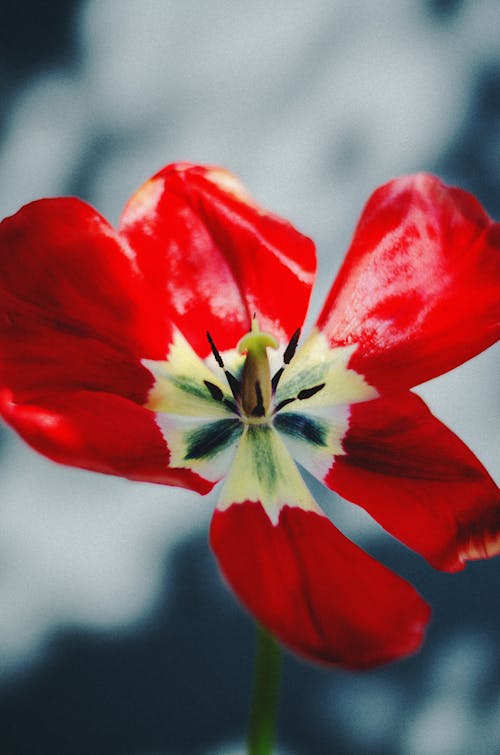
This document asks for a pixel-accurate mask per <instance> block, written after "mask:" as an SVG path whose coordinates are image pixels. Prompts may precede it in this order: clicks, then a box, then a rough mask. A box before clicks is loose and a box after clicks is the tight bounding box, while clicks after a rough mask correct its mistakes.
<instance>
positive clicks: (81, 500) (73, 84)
mask: <svg viewBox="0 0 500 755" xmlns="http://www.w3.org/2000/svg"><path fill="white" fill-rule="evenodd" d="M43 5H45V4H43ZM41 6H42V4H39V3H38V4H37V3H30V2H28V0H22V1H19V2H18V3H16V4H15V5H13V6H11V9H10V11H9V12H8V13H7V14H6V15H5V18H4V19H3V26H2V29H1V31H0V97H1V99H0V216H2V217H3V216H4V215H7V214H11V213H12V212H15V211H16V210H17V209H18V208H19V207H20V206H21V205H22V204H24V203H25V202H27V201H29V200H32V199H35V198H38V197H40V196H53V195H60V194H76V195H78V196H80V197H82V198H84V199H86V200H87V201H89V202H91V203H92V204H94V205H95V206H96V207H97V208H98V209H99V210H100V211H101V212H102V213H103V214H104V215H106V216H107V217H108V218H109V219H110V220H111V221H116V219H117V218H118V215H119V212H120V209H121V207H122V206H123V204H124V202H125V200H126V199H127V197H128V196H129V195H130V194H131V193H132V191H134V189H135V188H136V187H137V186H139V185H140V183H141V182H142V181H143V180H144V179H146V178H147V177H148V176H149V175H150V174H152V173H153V172H155V171H156V170H158V169H159V168H160V167H161V166H162V165H164V164H166V163H168V162H170V161H173V160H179V159H182V160H191V161H200V162H209V163H216V164H221V165H224V166H226V167H228V168H230V169H231V170H232V171H233V172H235V173H237V174H238V175H239V176H240V177H241V178H242V179H243V180H244V182H245V184H246V185H247V186H248V188H249V189H250V191H251V192H252V193H253V194H254V196H255V197H256V198H258V200H259V202H260V203H261V204H263V205H264V206H268V207H269V208H271V209H273V210H274V211H276V212H278V213H280V214H282V215H284V216H285V217H288V218H289V219H291V220H292V221H293V222H294V224H295V225H296V226H297V227H298V228H300V229H301V230H302V231H304V232H305V233H307V234H308V235H310V236H311V237H313V238H314V239H315V241H316V243H317V246H318V255H319V265H320V275H319V283H318V286H317V290H316V292H315V295H314V299H313V305H312V309H311V321H312V320H313V317H314V314H315V313H317V311H318V309H319V305H320V302H321V301H322V299H323V298H324V296H325V294H326V292H327V290H328V287H329V285H330V284H331V281H332V280H333V277H334V275H335V272H336V270H337V269H338V267H339V264H340V262H341V259H342V255H343V253H344V251H345V249H346V247H347V245H348V242H349V239H350V235H351V233H352V229H353V227H354V223H355V222H356V219H357V217H358V215H359V212H360V210H361V207H362V205H363V203H364V201H365V200H366V199H367V197H368V196H369V194H370V193H371V191H372V190H373V189H374V188H375V187H376V186H377V185H379V184H380V183H383V182H384V181H386V180H388V179H389V178H391V177H393V176H395V175H402V174H405V173H410V172H414V171H417V170H430V171H433V172H437V173H438V174H439V175H440V176H441V177H443V178H444V179H445V180H447V181H449V182H453V183H456V184H458V185H461V186H462V187H464V188H466V189H469V190H471V191H473V192H474V193H475V194H476V195H477V196H478V198H479V199H480V200H481V201H482V202H483V204H484V205H485V207H486V209H487V210H488V211H489V212H490V214H492V215H493V216H495V217H497V218H500V41H499V40H500V6H499V4H498V2H496V0H463V1H462V2H459V1H458V0H455V1H453V0H440V1H438V0H434V2H431V1H430V0H427V1H424V0H407V1H405V2H399V1H398V0H380V1H379V2H377V3H371V2H369V1H368V0H366V1H363V0H354V2H353V1H350V2H349V1H348V0H335V2H331V1H330V2H327V1H326V0H325V1H320V0H310V1H309V2H305V0H282V1H281V2H264V1H263V0H258V1H257V2H253V3H244V2H239V1H236V2H231V1H230V0H209V2H203V3H202V2H199V1H198V2H195V1H194V0H191V1H190V0H187V1H184V2H180V1H177V2H174V1H170V2H168V1H165V2H162V1H160V0H157V1H155V0H143V2H139V1H138V0H122V1H121V2H120V3H118V2H113V1H112V0H87V1H86V2H85V1H84V0H81V2H73V3H70V2H54V3H52V4H51V5H50V9H48V8H46V7H43V8H42V7H41ZM499 366H500V365H499V353H498V349H497V350H491V351H490V352H488V353H487V354H483V355H481V356H480V357H478V358H476V359H475V360H473V361H472V362H470V363H469V364H467V365H465V366H464V367H461V368H459V369H457V370H454V371H453V372H451V373H449V374H448V375H446V376H443V377H442V378H439V379H438V380H436V381H434V382H433V383H431V384H429V385H426V386H424V387H422V388H421V389H420V391H419V392H420V393H421V395H423V396H424V397H425V398H426V400H427V401H428V402H429V403H430V405H431V407H432V409H433V411H434V412H435V413H436V414H437V416H439V417H440V418H441V419H443V420H444V421H446V422H447V423H448V424H449V425H450V426H451V427H452V428H453V429H454V430H455V431H456V432H457V433H458V434H459V435H460V436H461V437H462V438H463V439H464V440H465V441H466V442H467V443H468V444H469V445H470V446H471V448H472V449H473V450H474V451H475V453H476V454H477V455H478V456H479V458H480V459H481V460H482V461H483V462H484V463H485V464H486V466H487V467H488V468H489V469H490V471H491V472H492V473H493V474H494V475H495V476H496V478H497V480H498V479H499V478H500V463H499V458H498V449H499V441H500V437H499V431H498V426H499V423H498V419H499V416H500V406H499V404H500V401H499V393H498V387H497V383H498V368H499ZM0 431H1V436H0V664H1V671H0V700H1V710H2V712H1V713H0V728H1V731H0V734H1V740H2V741H3V742H4V743H6V744H5V746H6V747H7V750H6V751H7V752H9V753H12V754H13V755H14V754H15V755H33V753H36V755H38V754H40V755H44V754H45V753H51V755H53V753H55V752H57V753H61V754H62V755H65V753H68V754H69V753H71V755H79V754H81V755H99V753H103V755H104V754H106V755H184V754H185V755H215V754H217V755H235V754H236V753H239V752H242V750H241V747H242V744H241V742H242V740H241V732H242V730H243V727H244V722H245V716H246V703H247V697H248V691H249V675H250V668H251V655H252V626H251V622H250V621H249V620H248V618H247V617H246V615H244V614H243V612H241V611H240V609H239V608H238V607H237V606H236V604H235V603H234V602H233V600H232V598H231V596H230V595H229V593H228V592H227V591H226V590H225V589H224V587H223V586H222V585H221V583H220V580H219V578H218V575H217V572H216V568H215V565H214V562H213V561H212V559H211V556H210V553H209V551H208V548H207V546H206V532H207V526H208V522H209V518H210V512H211V510H212V508H213V505H214V502H215V498H214V497H213V496H210V497H209V498H207V499H201V498H198V497H196V496H195V494H191V493H187V492H183V491H177V490H171V489H167V488H163V487H160V486H154V485H139V484H133V483H130V482H127V481H124V480H119V479H111V478H107V477H104V476H99V475H92V474H87V473H85V472H83V471H78V470H71V469H66V468H62V467H59V466H56V465H54V464H52V463H50V462H48V461H46V460H45V459H43V458H41V457H39V456H37V455H36V454H34V453H33V452H32V451H30V450H29V449H28V448H26V447H25V446H24V445H23V444H21V443H20V442H19V441H18V440H17V439H16V438H15V437H13V436H12V434H11V433H10V432H9V431H8V430H7V429H6V428H0ZM313 491H314V493H315V495H316V496H317V497H318V499H319V500H320V502H321V503H322V505H324V506H325V508H327V509H328V512H329V514H331V516H332V518H333V519H334V520H335V522H336V523H337V524H338V525H339V526H340V527H341V528H342V529H343V530H344V531H345V532H346V534H348V535H349V536H350V537H352V538H353V539H355V540H356V541H357V542H359V543H361V544H362V545H363V546H364V547H366V548H367V549H368V550H370V552H372V553H375V554H377V555H378V556H380V557H381V558H383V559H384V561H385V562H386V563H388V564H390V565H391V566H393V567H394V568H396V569H397V570H398V571H399V572H400V573H401V574H404V575H406V576H407V577H408V578H411V579H412V580H413V581H414V582H415V583H416V584H417V585H418V587H419V589H420V591H421V592H422V594H423V595H424V596H425V597H426V598H427V599H428V600H429V601H430V602H432V603H433V606H434V611H435V619H434V623H433V625H432V628H431V631H430V633H429V637H428V641H427V644H426V646H425V648H424V650H423V651H422V652H421V653H420V654H419V655H418V656H417V657H415V658H413V659H411V660H408V661H406V662H404V663H401V664H398V665H396V666H393V667H389V668H386V669H381V670H379V671H376V672H372V673H370V674H365V675H350V674H345V673H342V672H325V671H322V670H318V669H316V668H313V667H311V666H306V665H304V664H301V663H298V662H297V661H296V660H294V659H292V658H290V657H287V659H286V663H285V669H284V673H285V681H286V685H285V687H286V690H285V694H284V699H283V705H282V715H281V719H280V743H281V746H282V750H281V752H282V753H283V755H285V753H286V754H288V755H323V754H324V752H333V751H335V752H339V753H346V754H347V753H348V754H349V755H356V754H357V753H366V752H370V753H380V754H381V755H382V753H383V754H384V755H470V753H472V752H474V753H475V754H476V755H482V754H483V753H484V755H490V753H492V752H493V751H494V749H495V742H497V739H498V732H499V730H500V685H499V683H498V678H499V675H498V672H499V670H500V668H499V667H500V654H499V650H498V640H499V638H500V609H499V606H498V598H497V596H498V577H499V576H500V571H499V564H498V561H497V562H491V563H481V564H473V565H471V566H469V568H468V569H467V570H466V572H465V573H464V574H460V575H455V576H449V575H443V574H438V573H436V572H434V571H433V570H431V569H430V568H428V567H426V566H425V564H423V563H422V560H421V559H419V558H418V557H416V556H415V555H414V554H411V553H409V552H407V551H406V550H405V549H404V548H402V547H401V546H399V545H398V544H397V543H393V542H392V541H390V539H389V538H386V537H385V536H383V535H381V533H380V531H379V529H378V528H377V527H376V526H375V525H373V524H372V523H371V522H370V521H369V520H368V517H366V516H364V515H363V514H362V513H361V512H360V511H358V510H356V509H355V507H352V506H347V505H346V504H343V503H342V502H341V501H339V500H335V496H333V495H329V494H324V493H323V492H322V490H321V489H320V488H319V486H315V485H314V484H313ZM333 742H337V743H338V744H337V749H336V750H334V746H333V744H332V743H333Z"/></svg>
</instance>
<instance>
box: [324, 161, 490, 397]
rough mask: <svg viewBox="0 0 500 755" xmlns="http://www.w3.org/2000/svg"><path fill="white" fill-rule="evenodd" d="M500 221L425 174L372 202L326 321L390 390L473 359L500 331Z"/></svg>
mask: <svg viewBox="0 0 500 755" xmlns="http://www.w3.org/2000/svg"><path fill="white" fill-rule="evenodd" d="M499 252H500V225H499V224H498V223H493V222H492V221H491V220H490V218H489V217H488V216H487V215H486V213H485V212H484V210H483V209H482V208H481V206H480V205H479V203H478V202H477V201H476V200H475V199H474V198H473V197H472V196H471V195H470V194H468V193H467V192H465V191H461V190H460V189H455V188H449V187H446V186H445V185H444V184H442V183H441V181H439V180H438V179H437V178H434V177H433V176H430V175H425V174H420V175H416V176H409V177H406V178H399V179H396V180H394V181H390V182H389V183H388V184H386V185H385V186H382V187H381V188H379V189H377V191H375V193H374V194H373V195H372V197H371V198H370V200H369V201H368V203H367V205H366V207H365V209H364V211H363V213H362V216H361V219H360V221H359V224H358V226H357V228H356V232H355V234H354V238H353V241H352V244H351V247H350V249H349V251H348V253H347V256H346V258H345V260H344V263H343V265H342V267H341V269H340V272H339V275H338V277H337V279H336V281H335V283H334V285H333V287H332V289H331V291H330V294H329V296H328V298H327V301H326V303H325V306H324V308H323V310H322V312H321V315H320V317H319V319H318V323H317V324H318V327H319V329H320V330H321V331H323V333H324V334H325V335H326V337H327V338H328V339H329V341H330V344H331V345H351V344H357V350H356V351H355V353H354V355H353V357H352V359H351V361H350V365H349V366H350V367H352V368H353V369H355V370H356V371H358V372H360V373H361V374H363V375H364V376H365V377H366V379H367V380H368V382H369V383H370V384H371V385H373V386H375V387H376V388H377V389H378V390H379V391H380V392H381V393H384V392H388V391H393V390H396V391H400V390H405V389H406V388H410V387H411V386H414V385H418V384H419V383H422V382H424V381H426V380H429V378H432V377H435V376H436V375H439V374H441V373H443V372H446V371H447V370H450V369H451V368H452V367H456V366H457V365H459V364H461V363H462V362H465V361H466V360H467V359H470V358H471V357H473V356H474V355H475V354H478V353H479V352H480V351H482V350H484V349H485V348H487V346H489V345H490V344H492V343H494V342H495V341H496V340H497V339H498V337H499V334H500V253H499Z"/></svg>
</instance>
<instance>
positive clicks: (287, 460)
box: [218, 424, 320, 524]
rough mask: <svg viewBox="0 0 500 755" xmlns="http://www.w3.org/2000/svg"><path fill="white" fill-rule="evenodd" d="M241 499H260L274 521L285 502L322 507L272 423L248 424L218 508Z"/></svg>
mask: <svg viewBox="0 0 500 755" xmlns="http://www.w3.org/2000/svg"><path fill="white" fill-rule="evenodd" d="M240 501H260V502H261V503H262V505H263V506H264V509H265V510H266V512H267V514H268V516H269V518H270V519H271V521H272V522H273V523H274V524H277V522H278V519H279V512H280V509H281V507H282V506H285V505H286V506H299V507H300V508H302V509H305V510H312V511H318V512H319V511H320V509H319V508H318V505H317V504H316V502H315V501H314V499H313V498H312V496H311V494H310V493H309V491H308V489H307V487H306V485H305V484H304V481H303V479H302V477H301V475H300V472H299V470H298V469H297V466H296V464H295V463H294V461H293V460H292V458H291V456H290V453H289V452H288V450H287V448H286V447H285V444H284V443H283V440H282V439H281V438H280V436H279V434H278V433H277V432H276V430H275V428H274V427H273V426H272V425H268V424H261V425H245V430H244V433H243V435H242V436H241V439H240V441H239V443H238V448H237V451H236V456H235V458H234V461H233V464H232V466H231V469H230V471H229V474H228V476H227V478H226V482H225V484H224V487H223V489H222V492H221V497H220V500H219V504H218V508H219V509H221V510H224V509H227V508H228V507H229V506H231V505H232V504H234V503H238V502H240Z"/></svg>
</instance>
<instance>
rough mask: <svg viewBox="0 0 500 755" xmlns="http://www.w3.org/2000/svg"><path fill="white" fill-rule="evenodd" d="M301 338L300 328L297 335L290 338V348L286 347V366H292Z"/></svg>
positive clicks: (284, 359) (296, 332) (284, 357)
mask: <svg viewBox="0 0 500 755" xmlns="http://www.w3.org/2000/svg"><path fill="white" fill-rule="evenodd" d="M299 338H300V328H297V330H296V331H295V333H294V334H293V335H292V337H291V338H290V342H289V344H288V346H287V347H286V349H285V352H284V354H283V361H284V363H285V364H290V362H291V361H292V359H293V357H294V354H295V352H296V351H297V344H298V342H299Z"/></svg>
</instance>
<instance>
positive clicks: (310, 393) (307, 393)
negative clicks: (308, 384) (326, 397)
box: [297, 383, 326, 401]
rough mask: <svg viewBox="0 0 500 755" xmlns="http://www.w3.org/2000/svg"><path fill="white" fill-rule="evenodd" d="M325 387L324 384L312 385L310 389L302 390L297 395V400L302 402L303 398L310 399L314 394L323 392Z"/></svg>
mask: <svg viewBox="0 0 500 755" xmlns="http://www.w3.org/2000/svg"><path fill="white" fill-rule="evenodd" d="M325 385H326V383H320V385H314V386H313V387H312V388H304V389H303V390H301V391H299V393H297V398H298V399H299V401H303V400H304V399H305V398H311V396H314V395H315V394H316V393H319V391H321V390H323V388H324V387H325Z"/></svg>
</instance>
